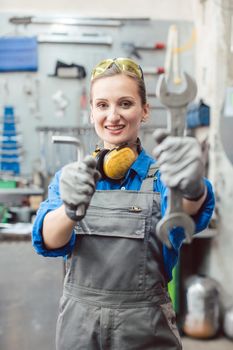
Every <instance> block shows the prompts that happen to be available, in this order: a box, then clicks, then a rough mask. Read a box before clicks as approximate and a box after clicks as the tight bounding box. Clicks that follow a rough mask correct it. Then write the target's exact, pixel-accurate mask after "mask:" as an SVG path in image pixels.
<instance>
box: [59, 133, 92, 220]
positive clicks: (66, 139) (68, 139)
mask: <svg viewBox="0 0 233 350" xmlns="http://www.w3.org/2000/svg"><path fill="white" fill-rule="evenodd" d="M52 142H53V143H62V144H69V145H74V146H76V147H77V161H81V160H82V159H83V157H84V149H83V146H82V144H81V142H80V140H79V139H77V138H76V137H73V136H62V135H56V136H52ZM71 210H74V211H75V215H76V216H78V217H79V216H80V217H83V216H84V214H85V212H86V207H85V205H80V206H79V207H78V208H75V209H73V208H71Z"/></svg>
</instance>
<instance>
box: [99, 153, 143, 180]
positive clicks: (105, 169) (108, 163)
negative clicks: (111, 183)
mask: <svg viewBox="0 0 233 350" xmlns="http://www.w3.org/2000/svg"><path fill="white" fill-rule="evenodd" d="M92 155H93V156H94V157H95V158H96V160H97V170H99V172H100V173H101V175H102V177H103V178H110V179H112V180H120V179H122V178H123V177H124V176H125V174H126V173H127V171H128V170H129V168H130V166H131V165H132V164H133V162H134V161H135V160H136V158H137V154H136V153H135V152H134V151H133V150H132V149H131V148H130V147H118V148H114V149H112V150H107V149H102V150H100V149H97V150H95V152H93V154H92Z"/></svg>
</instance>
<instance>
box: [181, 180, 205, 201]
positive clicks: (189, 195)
mask: <svg viewBox="0 0 233 350" xmlns="http://www.w3.org/2000/svg"><path fill="white" fill-rule="evenodd" d="M205 191H206V186H205V184H204V181H203V179H201V180H200V182H196V183H195V184H192V186H190V188H186V189H185V190H184V191H182V194H183V198H185V199H188V200H189V201H194V202H197V201H199V199H201V198H202V197H203V196H204V194H205Z"/></svg>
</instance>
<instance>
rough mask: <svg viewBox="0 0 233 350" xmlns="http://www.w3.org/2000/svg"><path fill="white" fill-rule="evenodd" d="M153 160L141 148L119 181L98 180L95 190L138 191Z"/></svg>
mask: <svg viewBox="0 0 233 350" xmlns="http://www.w3.org/2000/svg"><path fill="white" fill-rule="evenodd" d="M154 162H155V160H154V159H153V158H152V157H151V156H149V155H148V154H147V153H146V152H145V150H144V149H143V150H142V151H141V152H140V154H139V155H138V157H137V159H136V160H135V162H134V163H133V165H132V166H131V167H130V169H129V170H128V172H127V174H126V176H125V178H124V179H123V180H121V181H111V180H108V179H103V180H99V181H98V183H97V185H96V189H97V190H114V189H115V190H116V189H122V190H133V191H139V190H140V187H141V184H142V181H143V180H144V179H145V177H146V175H147V172H148V169H149V167H150V165H151V164H152V163H154Z"/></svg>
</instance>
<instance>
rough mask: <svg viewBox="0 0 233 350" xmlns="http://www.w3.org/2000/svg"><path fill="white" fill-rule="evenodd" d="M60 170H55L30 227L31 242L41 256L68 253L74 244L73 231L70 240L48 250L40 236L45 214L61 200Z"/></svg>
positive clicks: (60, 203) (55, 255)
mask: <svg viewBox="0 0 233 350" xmlns="http://www.w3.org/2000/svg"><path fill="white" fill-rule="evenodd" d="M60 173H61V172H60V171H59V172H57V173H56V174H55V176H54V178H53V180H52V182H51V183H50V185H49V187H48V198H47V199H46V200H45V201H44V202H42V203H41V204H40V207H39V209H38V211H37V214H36V219H35V221H34V223H33V228H32V244H33V247H34V248H35V250H36V252H37V253H38V254H41V255H43V256H50V257H57V256H65V255H67V254H69V253H70V252H71V251H72V249H73V247H74V244H75V234H74V232H73V234H72V237H71V239H70V241H69V242H68V243H67V244H66V245H65V246H64V247H62V248H58V249H53V250H48V249H46V248H45V246H44V243H43V238H42V226H43V220H44V217H45V215H46V214H47V213H48V212H49V211H51V210H54V209H57V208H59V207H60V206H61V205H62V200H61V198H60V194H59V177H60Z"/></svg>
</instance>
